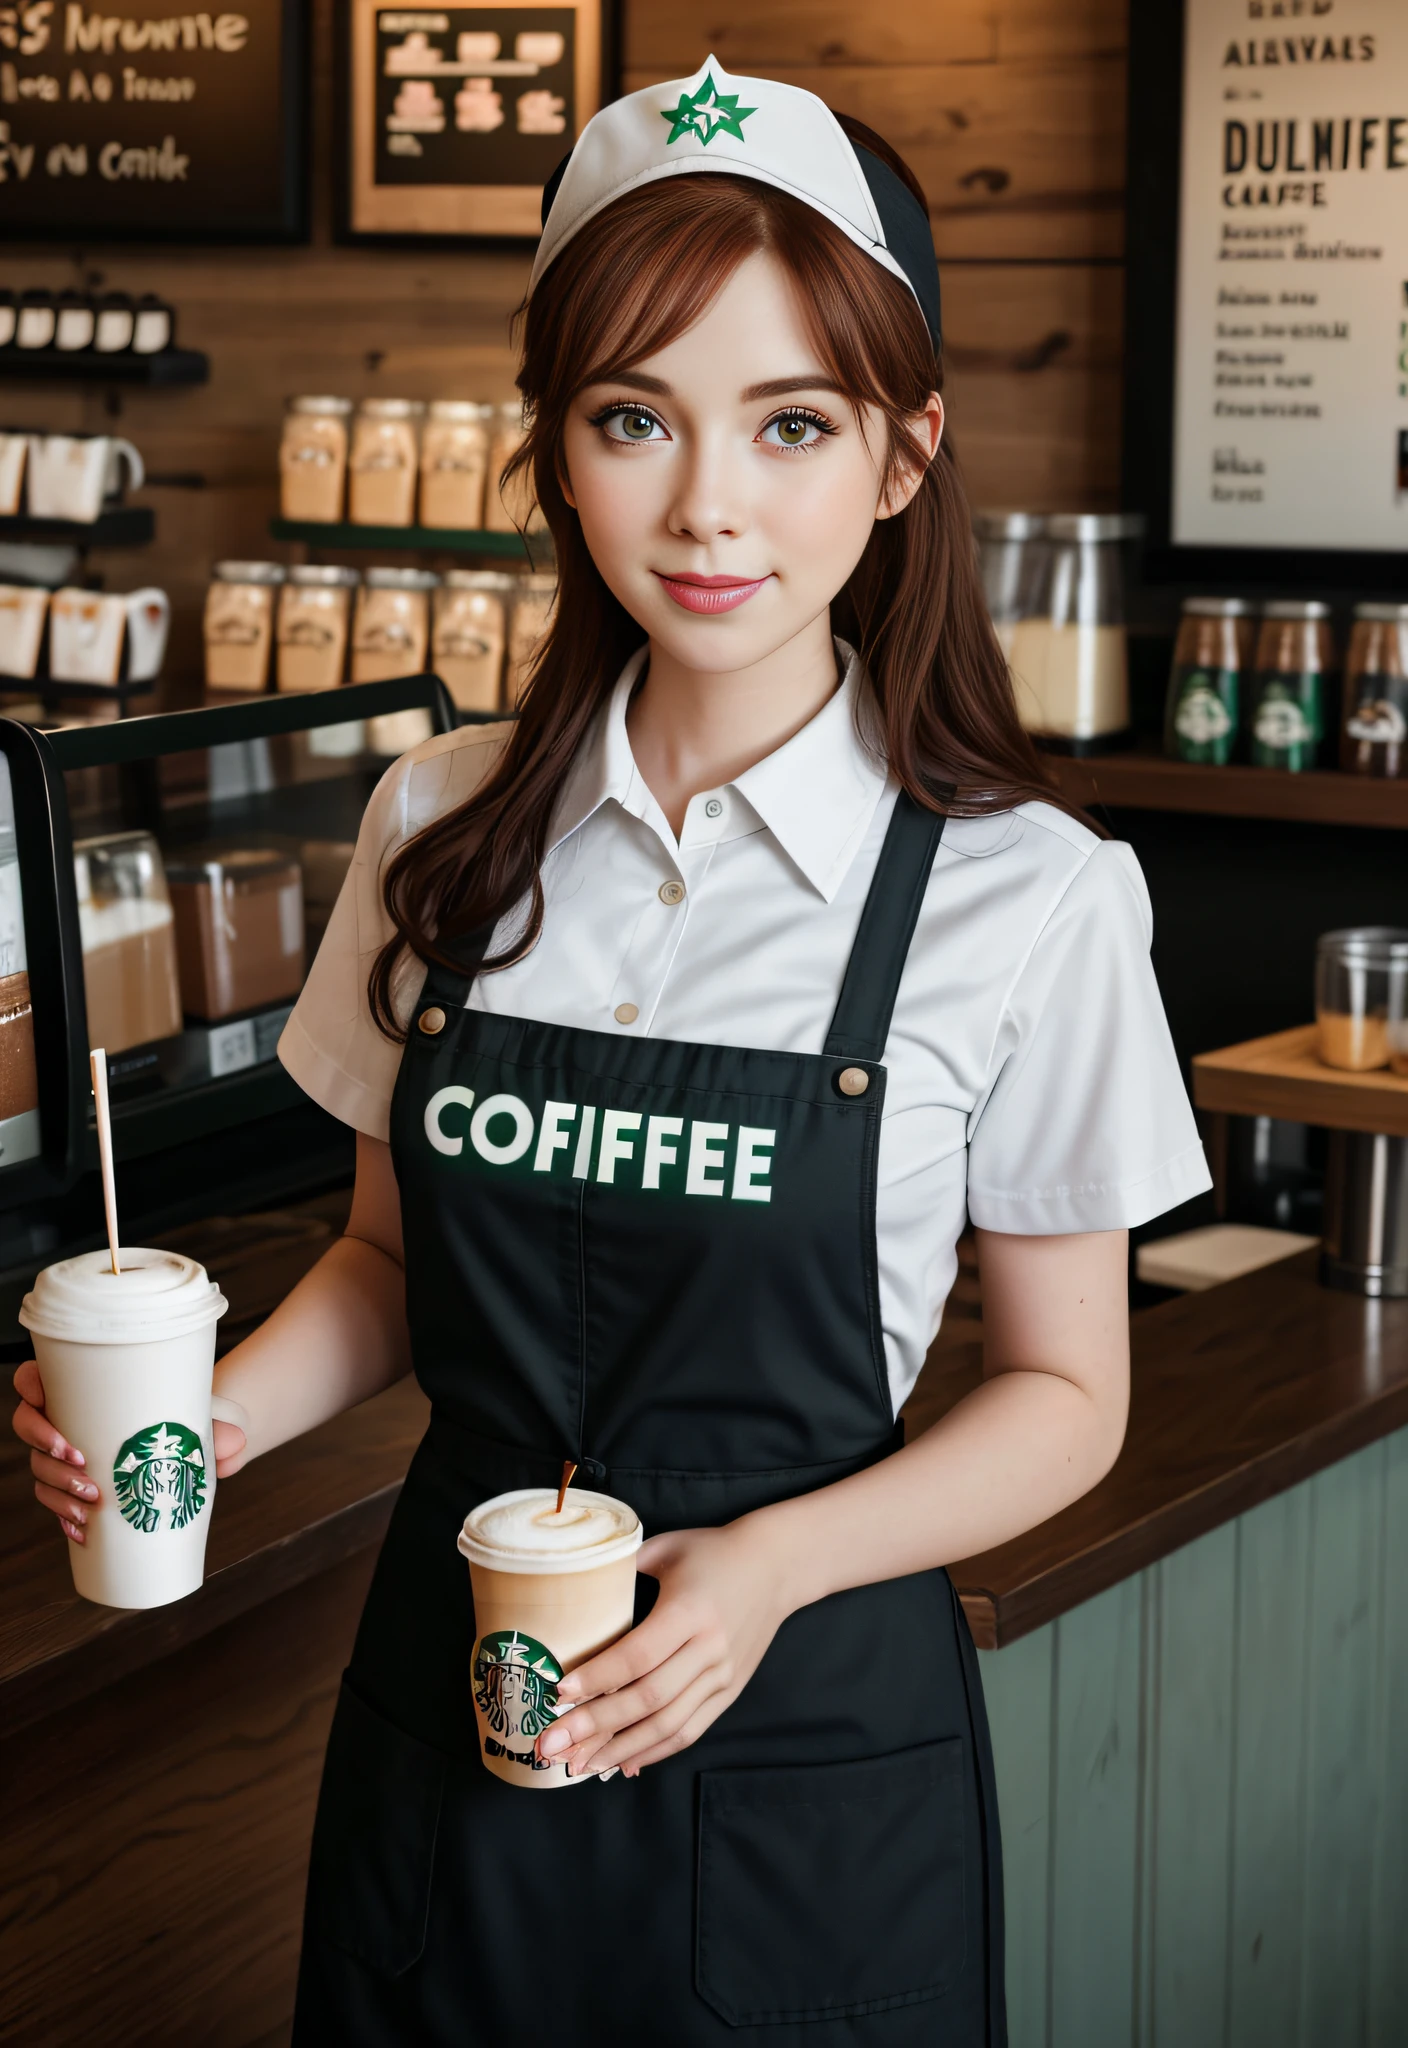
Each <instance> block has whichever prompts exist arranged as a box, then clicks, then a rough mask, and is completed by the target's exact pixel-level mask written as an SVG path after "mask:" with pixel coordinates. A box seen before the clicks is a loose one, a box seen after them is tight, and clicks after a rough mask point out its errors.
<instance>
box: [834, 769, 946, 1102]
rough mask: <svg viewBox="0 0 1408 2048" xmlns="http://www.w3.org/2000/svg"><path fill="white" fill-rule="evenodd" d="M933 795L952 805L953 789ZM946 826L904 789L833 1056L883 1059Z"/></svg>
mask: <svg viewBox="0 0 1408 2048" xmlns="http://www.w3.org/2000/svg"><path fill="white" fill-rule="evenodd" d="M935 794H936V795H937V796H938V797H939V798H940V799H941V800H942V801H943V802H945V803H947V802H948V801H949V799H950V798H951V797H952V795H953V789H952V787H951V786H949V787H945V788H943V789H939V790H936V791H935ZM947 822H948V821H947V820H946V819H945V818H944V817H942V816H941V815H940V813H938V812H937V811H928V810H925V809H924V808H923V807H922V806H921V805H919V804H917V803H916V802H915V801H914V798H913V797H912V796H910V795H909V794H908V793H907V791H905V790H903V789H902V790H901V791H900V793H899V796H898V797H897V799H896V801H895V808H894V812H893V815H892V816H891V818H890V824H889V829H888V831H887V832H886V834H885V844H884V845H883V846H882V847H881V849H880V858H879V860H878V861H877V863H876V866H875V875H874V878H873V880H872V881H871V884H870V891H869V894H868V895H867V896H866V899H865V908H864V909H863V910H862V911H861V914H860V923H859V925H858V926H857V927H856V936H855V941H854V943H853V945H852V947H851V957H850V959H849V960H848V961H847V962H846V973H845V978H844V980H843V981H842V983H841V993H840V995H839V997H838V998H837V1001H836V1012H835V1015H834V1016H833V1017H832V1019H831V1029H830V1031H828V1033H827V1035H826V1044H825V1046H824V1047H823V1048H822V1049H823V1051H824V1052H825V1053H826V1054H827V1055H828V1056H829V1057H831V1058H833V1059H842V1060H873V1061H879V1060H882V1059H883V1058H884V1056H885V1041H886V1039H887V1038H888V1037H889V1035H890V1017H891V1014H892V1013H893V1011H894V1007H895V997H896V996H897V995H898V993H899V986H900V976H901V975H902V974H903V972H904V963H905V959H906V957H907V955H908V953H909V942H910V940H911V939H912V938H913V937H914V927H915V925H916V924H917V923H918V922H919V912H920V909H921V907H922V905H923V902H924V892H925V890H926V889H927V888H928V886H929V870H930V869H931V868H932V867H933V865H934V855H935V854H936V853H937V852H938V850H939V841H940V840H941V839H942V838H943V836H944V826H945V824H946V823H947Z"/></svg>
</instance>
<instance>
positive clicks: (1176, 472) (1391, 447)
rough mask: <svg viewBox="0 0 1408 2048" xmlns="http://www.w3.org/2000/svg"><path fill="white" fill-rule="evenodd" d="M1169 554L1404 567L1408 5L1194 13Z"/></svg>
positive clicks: (1292, 4)
mask: <svg viewBox="0 0 1408 2048" xmlns="http://www.w3.org/2000/svg"><path fill="white" fill-rule="evenodd" d="M1186 10H1187V12H1186V21H1187V31H1186V33H1187V42H1186V47H1185V52H1184V85H1183V158H1182V204H1181V220H1180V230H1179V261H1178V331H1177V349H1176V367H1175V390H1174V465H1173V516H1172V539H1173V541H1174V543H1175V544H1176V545H1182V546H1212V547H1263V548H1315V549H1321V548H1352V549H1360V550H1369V551H1374V550H1379V549H1408V0H1186Z"/></svg>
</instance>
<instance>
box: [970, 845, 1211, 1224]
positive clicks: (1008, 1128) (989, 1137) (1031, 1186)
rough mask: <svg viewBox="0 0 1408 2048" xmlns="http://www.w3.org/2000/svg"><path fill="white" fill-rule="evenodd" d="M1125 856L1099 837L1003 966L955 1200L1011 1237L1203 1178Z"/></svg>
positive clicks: (1128, 1213) (1193, 1188)
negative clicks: (991, 1052)
mask: <svg viewBox="0 0 1408 2048" xmlns="http://www.w3.org/2000/svg"><path fill="white" fill-rule="evenodd" d="M1152 931H1153V918H1152V915H1151V912H1150V907H1149V897H1148V892H1147V890H1146V888H1145V886H1144V877H1143V875H1142V874H1141V873H1140V871H1139V864H1138V862H1137V861H1136V860H1135V858H1134V855H1133V852H1132V851H1131V849H1130V848H1129V847H1127V846H1124V845H1121V844H1120V843H1119V842H1118V841H1114V840H1107V841H1103V842H1101V844H1100V845H1098V846H1097V847H1096V848H1095V849H1094V851H1093V852H1092V853H1091V854H1090V856H1089V858H1088V859H1087V860H1086V861H1085V863H1084V864H1083V866H1082V867H1081V869H1080V871H1079V872H1078V873H1077V875H1076V876H1075V878H1074V879H1073V880H1072V882H1071V883H1070V885H1069V887H1068V888H1067V889H1066V890H1065V892H1064V894H1063V895H1062V897H1061V899H1060V901H1059V902H1058V904H1057V905H1056V907H1055V909H1054V911H1053V912H1052V914H1051V916H1050V917H1049V919H1048V920H1047V922H1046V924H1045V926H1044V927H1043V929H1042V930H1041V932H1040V934H1039V936H1038V937H1037V939H1036V941H1035V943H1034V944H1033V946H1032V949H1031V951H1030V953H1029V955H1028V957H1027V959H1026V961H1025V962H1024V964H1023V965H1022V968H1021V970H1020V972H1019V974H1018V975H1017V978H1016V981H1015V984H1014V986H1013V989H1012V992H1011V995H1010V997H1009V999H1008V1002H1007V1005H1006V1008H1005V1011H1004V1014H1003V1019H1002V1023H1001V1026H1000V1029H999V1033H998V1043H997V1047H996V1051H995V1057H994V1076H995V1077H994V1079H993V1082H992V1085H991V1087H990V1089H989V1091H988V1093H987V1096H986V1099H985V1100H984V1101H982V1102H981V1103H980V1104H979V1106H978V1108H977V1110H976V1111H975V1112H974V1116H973V1118H972V1120H971V1121H970V1125H969V1146H968V1210H969V1214H970V1216H971V1217H972V1220H973V1222H974V1223H975V1224H976V1225H977V1226H978V1227H979V1228H980V1229H984V1230H996V1231H1006V1232H1010V1233H1012V1234H1014V1235H1017V1236H1054V1235H1057V1234H1059V1233H1061V1232H1065V1231H1080V1230H1122V1229H1127V1228H1132V1227H1133V1226H1134V1225H1136V1224H1140V1223H1146V1222H1148V1221H1149V1219H1150V1218H1151V1217H1153V1216H1158V1215H1161V1214H1162V1213H1163V1212H1164V1211H1165V1210H1166V1209H1171V1208H1174V1207H1176V1206H1177V1205H1178V1204H1179V1203H1180V1202H1186V1201H1188V1200H1190V1199H1191V1198H1192V1197H1193V1196H1194V1195H1198V1194H1201V1193H1203V1192H1204V1191H1205V1190H1206V1189H1207V1188H1209V1187H1211V1185H1212V1181H1211V1179H1210V1177H1209V1174H1208V1170H1207V1165H1206V1163H1205V1161H1204V1158H1203V1148H1202V1145H1201V1144H1200V1142H1199V1139H1198V1132H1197V1126H1196V1124H1195V1123H1194V1120H1193V1112H1192V1108H1191V1107H1190V1105H1189V1101H1188V1095H1187V1091H1186V1089H1185V1088H1184V1085H1183V1076H1182V1074H1181V1073H1180V1071H1179V1065H1178V1060H1177V1056H1176V1055H1175V1053H1174V1049H1173V1041H1172V1039H1171V1038H1170V1036H1169V1029H1168V1023H1167V1020H1166V1018H1165V1016H1164V1010H1163V1003H1162V1001H1161V1000H1160V996H1159V989H1158V984H1157V982H1156V981H1155V979H1154V970H1153V965H1152V963H1151V961H1150V958H1149V942H1150V939H1151V936H1152Z"/></svg>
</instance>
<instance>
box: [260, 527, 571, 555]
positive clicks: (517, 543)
mask: <svg viewBox="0 0 1408 2048" xmlns="http://www.w3.org/2000/svg"><path fill="white" fill-rule="evenodd" d="M269 531H270V533H271V534H272V535H273V537H274V539H275V540H301V541H305V542H306V543H307V544H308V546H310V547H317V548H351V549H354V550H356V551H358V552H364V551H366V550H367V549H375V550H376V552H377V553H379V554H384V553H386V551H387V550H388V549H401V550H403V551H412V552H417V553H419V552H426V553H439V554H455V555H492V556H494V557H496V558H497V559H500V560H504V559H507V560H510V561H518V562H522V561H532V562H535V563H536V562H546V561H549V560H550V559H551V556H552V541H551V540H550V539H549V537H548V535H547V534H546V533H541V534H537V533H535V534H531V535H530V536H529V539H528V542H527V544H526V545H525V543H524V541H523V540H522V538H521V537H520V536H519V535H518V534H516V533H490V532H488V531H487V530H484V529H471V528H463V527H452V526H353V525H351V524H350V523H349V522H348V521H346V520H340V521H338V522H337V524H335V525H324V524H323V523H322V522H321V521H319V520H313V519H271V520H270V521H269Z"/></svg>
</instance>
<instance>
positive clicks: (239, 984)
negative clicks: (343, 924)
mask: <svg viewBox="0 0 1408 2048" xmlns="http://www.w3.org/2000/svg"><path fill="white" fill-rule="evenodd" d="M166 879H167V884H168V887H169V888H170V891H171V907H172V913H173V916H174V919H175V926H176V957H177V962H178V965H179V969H180V975H181V994H182V998H183V1001H184V1004H185V1007H186V1009H187V1011H188V1012H189V1013H190V1014H191V1015H192V1016H193V1017H201V1018H204V1019H206V1020H208V1021H210V1022H214V1021H216V1020H218V1019H219V1018H221V1017H233V1016H238V1015H239V1014H240V1013H241V1012H242V1011H247V1010H258V1009H266V1008H268V1007H269V1006H270V1005H271V1004H274V1003H280V1002H287V1001H289V1000H290V999H291V998H292V997H294V996H296V995H297V994H298V991H299V989H300V988H301V987H302V986H303V876H302V872H301V870H300V868H299V865H298V862H297V861H296V860H294V859H292V858H291V857H290V856H289V855H288V854H286V853H276V852H272V851H270V850H269V849H268V848H266V847H233V848H224V849H219V850H217V849H215V848H211V849H209V850H205V849H200V848H195V849H192V850H190V851H189V852H187V853H185V854H184V855H183V856H182V858H181V859H179V860H177V861H174V862H173V863H172V865H171V866H170V867H169V868H168V869H167V874H166Z"/></svg>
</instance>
